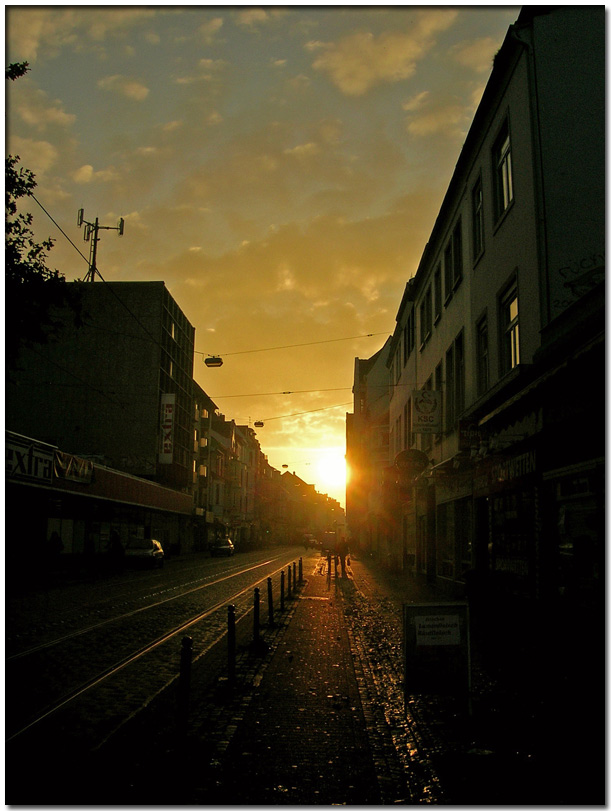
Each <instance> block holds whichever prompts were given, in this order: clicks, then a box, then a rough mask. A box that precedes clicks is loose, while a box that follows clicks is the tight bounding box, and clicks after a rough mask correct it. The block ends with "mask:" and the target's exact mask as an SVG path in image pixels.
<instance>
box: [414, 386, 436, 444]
mask: <svg viewBox="0 0 611 811" xmlns="http://www.w3.org/2000/svg"><path fill="white" fill-rule="evenodd" d="M412 431H414V432H415V433H417V434H439V433H440V432H441V392H440V391H431V390H418V391H412Z"/></svg>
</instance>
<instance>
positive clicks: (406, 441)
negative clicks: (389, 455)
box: [403, 400, 412, 448]
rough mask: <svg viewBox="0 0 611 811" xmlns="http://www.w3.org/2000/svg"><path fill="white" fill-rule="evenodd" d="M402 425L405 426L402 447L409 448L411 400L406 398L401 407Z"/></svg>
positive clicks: (410, 441) (410, 437) (410, 442)
mask: <svg viewBox="0 0 611 811" xmlns="http://www.w3.org/2000/svg"><path fill="white" fill-rule="evenodd" d="M403 425H404V426H405V439H404V441H403V447H404V448H411V445H412V402H411V400H408V401H407V403H405V406H404V408H403Z"/></svg>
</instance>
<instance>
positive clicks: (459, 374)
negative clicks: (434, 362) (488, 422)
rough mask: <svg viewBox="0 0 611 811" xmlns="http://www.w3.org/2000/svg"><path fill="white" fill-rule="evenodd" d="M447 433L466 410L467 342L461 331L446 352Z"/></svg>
mask: <svg viewBox="0 0 611 811" xmlns="http://www.w3.org/2000/svg"><path fill="white" fill-rule="evenodd" d="M445 403H446V412H445V413H446V422H445V427H446V431H453V430H454V428H455V427H456V423H457V421H458V418H459V417H460V415H461V414H462V412H463V411H464V410H465V342H464V335H463V332H462V331H461V332H460V333H459V334H458V335H457V337H456V339H455V340H454V341H453V343H452V344H451V346H450V347H449V348H448V351H447V352H446V397H445Z"/></svg>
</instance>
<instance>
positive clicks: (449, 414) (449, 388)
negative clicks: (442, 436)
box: [446, 344, 454, 431]
mask: <svg viewBox="0 0 611 811" xmlns="http://www.w3.org/2000/svg"><path fill="white" fill-rule="evenodd" d="M453 428H454V344H452V345H451V346H450V348H449V349H448V351H447V352H446V431H452V429H453Z"/></svg>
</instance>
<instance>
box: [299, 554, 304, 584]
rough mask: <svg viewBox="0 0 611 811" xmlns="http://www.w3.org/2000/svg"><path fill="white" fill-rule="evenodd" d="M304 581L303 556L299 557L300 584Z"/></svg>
mask: <svg viewBox="0 0 611 811" xmlns="http://www.w3.org/2000/svg"><path fill="white" fill-rule="evenodd" d="M302 583H303V558H299V584H300V585H301V584H302Z"/></svg>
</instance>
